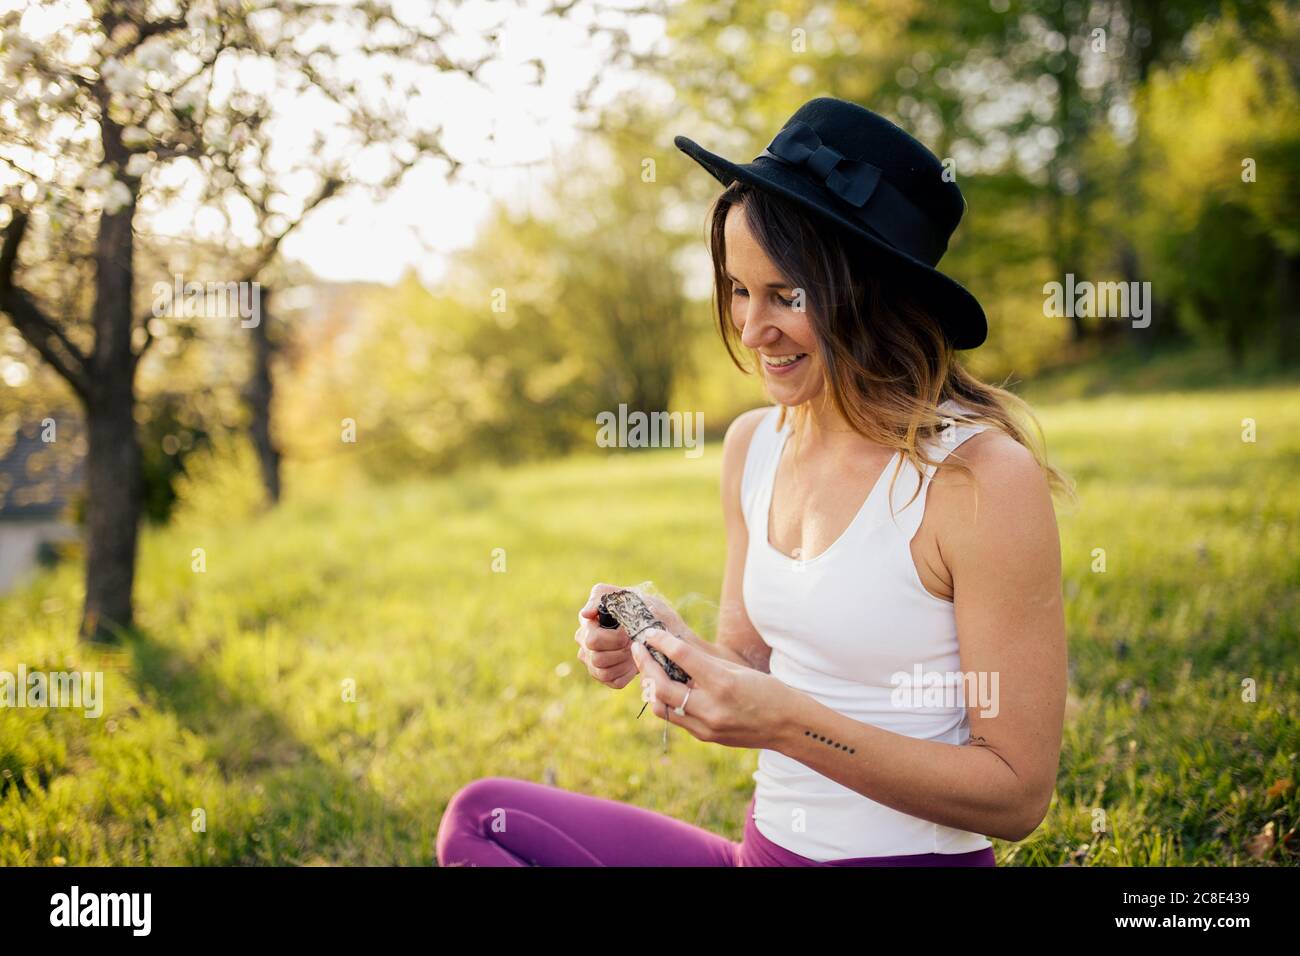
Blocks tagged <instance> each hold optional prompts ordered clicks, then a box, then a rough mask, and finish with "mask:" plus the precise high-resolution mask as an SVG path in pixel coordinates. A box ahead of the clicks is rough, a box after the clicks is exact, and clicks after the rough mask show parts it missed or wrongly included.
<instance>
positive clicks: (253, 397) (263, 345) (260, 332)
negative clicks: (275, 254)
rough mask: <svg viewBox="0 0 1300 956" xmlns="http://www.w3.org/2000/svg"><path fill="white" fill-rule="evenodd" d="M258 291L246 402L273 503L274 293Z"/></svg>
mask: <svg viewBox="0 0 1300 956" xmlns="http://www.w3.org/2000/svg"><path fill="white" fill-rule="evenodd" d="M257 291H258V294H259V295H260V297H261V303H260V306H259V310H258V315H259V317H260V320H259V321H258V323H257V325H254V326H252V327H251V328H250V329H249V332H250V333H251V334H252V336H253V343H252V346H253V370H252V373H251V375H250V376H249V379H248V384H247V386H246V387H245V389H244V402H245V404H246V405H247V406H248V411H249V424H248V434H249V438H250V439H252V442H253V447H254V449H255V450H256V451H257V461H258V465H259V467H260V468H261V472H262V487H263V488H264V489H265V491H266V500H267V503H268V504H272V505H274V504H276V503H277V502H279V500H280V450H279V449H278V448H277V447H276V446H275V442H274V441H273V439H272V438H271V400H272V398H273V397H274V394H275V392H274V389H275V385H274V382H273V381H272V379H271V359H272V357H273V356H274V354H275V345H274V343H273V342H272V340H271V334H270V331H269V327H270V319H271V315H270V311H269V310H268V308H267V304H268V303H269V302H270V299H271V292H270V290H269V289H266V288H264V287H262V286H258V287H257Z"/></svg>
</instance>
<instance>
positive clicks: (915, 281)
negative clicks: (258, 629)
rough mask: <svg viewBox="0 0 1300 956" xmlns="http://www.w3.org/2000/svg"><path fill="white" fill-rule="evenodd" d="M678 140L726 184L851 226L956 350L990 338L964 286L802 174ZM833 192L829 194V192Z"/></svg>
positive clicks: (980, 310) (978, 307)
mask: <svg viewBox="0 0 1300 956" xmlns="http://www.w3.org/2000/svg"><path fill="white" fill-rule="evenodd" d="M673 144H674V145H675V146H676V147H677V148H678V149H680V150H681V151H682V152H684V153H685V154H686V155H687V156H689V157H690V158H691V159H693V160H695V161H696V162H697V163H699V164H700V165H701V166H703V167H704V168H705V170H707V171H708V173H709V175H711V176H712V177H713V178H714V179H716V180H718V182H720V183H722V185H724V186H730V185H731V184H732V183H733V182H735V181H736V180H738V179H739V180H740V181H741V182H744V183H748V184H749V185H751V186H754V187H756V188H758V189H763V190H766V191H768V192H771V193H775V194H776V195H778V196H781V197H783V198H785V199H788V200H790V201H791V202H793V203H795V204H796V205H798V206H800V207H801V208H803V209H805V210H807V211H808V212H810V213H812V214H814V215H816V216H818V217H820V218H822V219H823V220H826V221H829V222H833V223H835V224H836V225H838V226H840V227H841V228H843V229H846V230H848V231H849V232H850V233H851V234H852V235H853V236H854V237H855V238H858V239H861V240H862V241H864V242H865V243H867V245H868V246H869V247H870V248H872V249H874V250H876V251H878V252H879V253H880V254H881V255H882V256H883V257H884V262H883V263H882V264H886V265H888V267H889V269H890V272H889V275H890V277H891V278H897V279H901V280H902V281H904V282H906V284H907V286H908V288H909V290H910V291H911V292H912V293H913V294H914V295H916V296H917V297H918V298H919V299H920V300H921V302H922V303H924V304H925V305H926V306H928V307H929V308H930V309H932V310H933V312H934V315H935V318H936V319H937V320H938V321H939V324H940V326H941V327H942V328H943V330H944V332H945V333H946V334H947V336H948V339H949V341H950V342H951V343H952V346H953V348H955V349H973V348H976V347H977V346H979V345H982V344H983V343H984V340H985V339H986V338H987V337H988V320H987V318H986V317H985V315H984V308H983V307H982V306H981V305H980V304H979V301H978V300H977V299H976V298H975V296H973V295H972V294H971V293H970V292H969V291H968V290H967V289H966V287H965V286H963V285H962V284H961V283H960V282H958V281H957V280H956V279H953V278H951V277H950V276H946V275H944V274H943V273H942V272H940V271H939V270H938V269H935V268H934V267H933V266H930V265H927V264H926V263H924V262H922V261H921V260H920V259H917V258H914V257H913V256H910V255H908V254H907V253H905V252H901V251H899V250H898V249H895V248H894V247H893V246H891V245H889V244H888V243H886V242H884V241H883V240H881V239H880V238H878V237H877V236H875V235H873V234H872V233H870V232H868V231H867V230H866V229H865V228H864V227H863V226H862V224H861V223H859V222H857V221H856V220H854V219H852V218H850V217H848V216H846V215H842V214H840V213H839V212H836V211H835V209H834V207H833V205H832V202H831V200H830V199H826V200H824V201H823V202H818V200H816V199H815V198H813V197H811V196H809V194H808V190H809V188H810V186H812V184H811V183H810V182H809V181H808V180H807V179H806V178H805V177H804V176H802V175H800V174H799V173H797V172H795V171H794V170H793V169H791V168H789V167H787V166H785V165H784V164H783V163H780V162H778V161H777V160H773V159H766V158H764V159H758V160H755V161H754V162H752V163H746V164H738V163H733V162H731V161H730V160H728V159H724V158H723V157H721V156H719V155H717V154H716V153H711V152H709V151H708V150H707V149H705V148H704V147H703V146H701V145H699V144H698V143H696V142H695V141H694V140H692V139H689V138H688V137H685V136H675V137H673ZM828 195H829V194H828Z"/></svg>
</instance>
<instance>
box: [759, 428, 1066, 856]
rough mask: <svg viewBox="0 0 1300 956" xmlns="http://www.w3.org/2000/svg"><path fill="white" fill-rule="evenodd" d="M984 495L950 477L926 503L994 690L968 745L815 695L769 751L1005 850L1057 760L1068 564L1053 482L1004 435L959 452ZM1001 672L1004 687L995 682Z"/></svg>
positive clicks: (976, 713)
mask: <svg viewBox="0 0 1300 956" xmlns="http://www.w3.org/2000/svg"><path fill="white" fill-rule="evenodd" d="M961 451H962V455H963V458H964V459H965V460H966V462H967V463H968V464H969V465H970V466H971V468H972V470H973V471H974V474H975V479H976V482H977V484H978V507H977V505H976V496H975V494H974V488H973V487H972V486H971V485H970V483H969V481H967V480H965V479H963V478H961V477H960V474H959V473H957V477H954V476H953V474H954V473H953V472H952V471H951V470H949V469H941V474H942V475H943V476H944V477H943V479H942V480H940V479H936V480H935V481H934V482H933V483H932V485H931V489H930V492H929V496H928V497H929V501H928V502H927V505H926V507H927V510H929V509H935V514H934V515H933V519H934V520H935V521H937V522H938V523H937V525H936V529H937V534H938V540H939V546H940V551H941V553H942V557H943V564H944V566H945V567H946V569H947V571H948V572H949V573H950V574H951V578H952V582H953V588H954V610H955V614H956V619H957V632H958V636H959V641H960V654H961V667H962V670H963V671H964V672H966V673H970V672H975V673H976V674H983V675H984V676H985V678H986V679H987V685H986V686H987V687H988V688H989V689H991V690H992V689H996V694H995V695H994V697H993V706H992V707H989V708H988V711H989V713H985V714H981V711H982V710H983V709H984V704H983V703H981V702H979V701H971V700H969V699H968V700H967V704H968V715H969V720H970V740H969V742H968V743H967V744H964V745H957V744H947V743H939V742H935V741H928V740H921V739H918V738H914V737H908V736H906V735H903V734H896V733H892V732H890V731H886V730H882V729H880V728H878V727H873V726H871V725H869V724H864V723H861V722H859V721H856V720H853V719H852V718H849V717H846V716H845V715H843V714H841V713H839V712H837V711H835V710H832V709H830V708H828V707H826V706H824V705H823V704H821V703H819V702H817V701H815V700H814V699H813V698H811V697H809V696H807V695H806V694H794V695H791V697H790V698H789V700H790V702H789V704H788V705H786V706H785V707H784V711H785V712H784V714H783V715H782V721H781V727H780V729H779V730H778V731H777V732H776V736H777V738H778V739H776V740H774V741H773V742H772V744H771V746H772V748H773V749H775V750H778V751H780V752H781V753H784V754H786V755H787V756H789V757H791V758H793V759H795V760H798V761H799V762H800V763H803V764H805V765H806V766H808V767H810V768H811V769H813V770H816V771H817V772H818V773H821V774H822V775H824V776H826V777H829V778H830V779H832V780H835V781H836V782H838V783H840V784H842V785H843V786H846V787H849V788H850V789H852V790H854V791H856V792H858V793H861V794H863V795H864V796H867V797H869V798H871V799H872V800H875V801H876V802H878V803H882V804H884V805H886V806H889V807H892V808H894V809H895V810H899V811H901V812H903V813H907V814H910V815H912V816H916V817H920V818H922V819H925V820H931V821H934V822H935V823H939V824H943V825H945V826H951V827H956V828H959V829H963V830H970V831H972V832H976V833H982V834H985V835H988V836H995V837H998V838H1001V839H1006V840H1021V839H1024V838H1025V837H1026V836H1028V835H1029V834H1030V833H1032V832H1033V831H1034V829H1035V828H1037V826H1038V824H1039V823H1041V822H1042V819H1043V817H1044V816H1045V815H1046V813H1047V807H1048V805H1049V803H1050V801H1051V796H1052V790H1053V788H1054V786H1055V783H1056V772H1057V767H1058V763H1059V759H1060V750H1061V731H1062V725H1063V721H1064V712H1065V693H1066V645H1065V619H1064V610H1063V606H1062V600H1061V555H1060V539H1059V536H1058V532H1057V526H1056V517H1055V514H1054V512H1053V510H1052V502H1051V496H1050V493H1049V490H1048V486H1047V482H1046V479H1045V478H1044V476H1043V474H1042V471H1041V469H1039V468H1038V466H1037V463H1036V462H1035V461H1034V460H1033V458H1032V457H1031V456H1030V455H1029V453H1028V451H1026V450H1025V449H1024V448H1023V447H1022V446H1020V445H1019V444H1018V443H1016V442H1014V441H1013V440H1012V439H1010V438H1009V437H1007V436H1005V435H1002V434H1001V433H995V432H986V433H984V434H982V435H977V436H975V437H973V438H971V439H969V440H968V441H967V442H965V443H963V445H962V447H961ZM995 675H996V681H997V683H996V684H994V683H993V679H994V677H995Z"/></svg>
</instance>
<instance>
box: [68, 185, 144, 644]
mask: <svg viewBox="0 0 1300 956" xmlns="http://www.w3.org/2000/svg"><path fill="white" fill-rule="evenodd" d="M134 214H135V200H134V198H132V201H131V202H130V203H129V204H127V206H126V207H125V208H123V209H120V210H119V211H117V212H115V213H112V214H109V213H107V212H106V213H105V214H104V215H103V217H102V219H101V221H100V227H99V235H98V237H97V241H96V269H97V272H96V277H95V305H94V313H93V321H94V326H95V349H94V351H93V353H92V354H91V356H90V363H89V365H90V368H89V371H90V375H89V378H90V390H89V394H88V396H87V400H86V430H87V432H88V436H89V448H88V452H87V458H86V484H87V500H86V536H87V540H86V604H85V608H84V611H83V613H82V619H81V634H82V636H83V637H86V638H89V639H91V640H99V641H111V640H114V639H115V638H116V634H115V633H114V628H129V627H131V626H132V624H133V615H132V605H131V591H132V586H133V584H134V581H135V558H136V544H137V537H138V534H139V526H140V515H141V511H142V509H143V507H144V487H143V474H142V464H141V458H140V445H139V442H138V441H137V438H136V431H135V367H136V354H135V352H134V351H133V350H132V346H131V328H132V316H131V310H132V305H133V303H132V289H133V282H134V277H135V274H134V267H133V254H134V249H135V234H134V231H133V230H132V228H131V220H132V218H133V216H134Z"/></svg>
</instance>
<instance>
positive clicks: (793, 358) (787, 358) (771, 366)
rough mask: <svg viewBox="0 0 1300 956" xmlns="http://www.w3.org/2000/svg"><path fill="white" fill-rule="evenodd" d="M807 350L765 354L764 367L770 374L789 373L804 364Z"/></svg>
mask: <svg viewBox="0 0 1300 956" xmlns="http://www.w3.org/2000/svg"><path fill="white" fill-rule="evenodd" d="M807 357H808V353H807V352H792V353H790V354H789V355H764V356H763V367H764V368H765V369H767V372H768V374H769V375H789V374H791V373H792V372H794V370H795V369H796V368H799V367H801V366H803V365H804V364H805V363H804V359H806V358H807Z"/></svg>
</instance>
